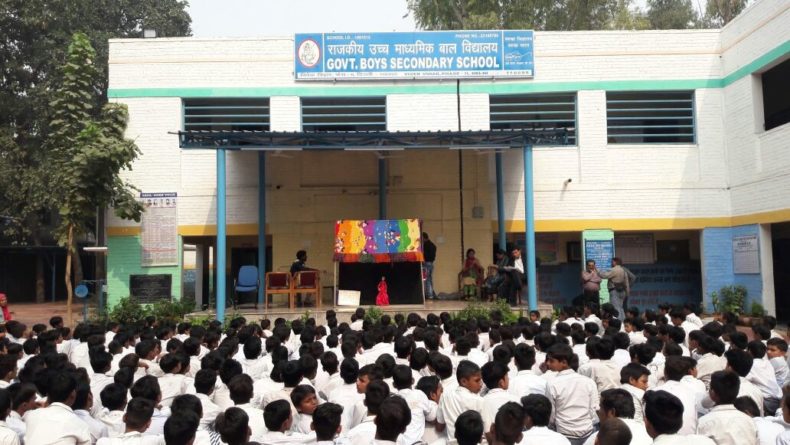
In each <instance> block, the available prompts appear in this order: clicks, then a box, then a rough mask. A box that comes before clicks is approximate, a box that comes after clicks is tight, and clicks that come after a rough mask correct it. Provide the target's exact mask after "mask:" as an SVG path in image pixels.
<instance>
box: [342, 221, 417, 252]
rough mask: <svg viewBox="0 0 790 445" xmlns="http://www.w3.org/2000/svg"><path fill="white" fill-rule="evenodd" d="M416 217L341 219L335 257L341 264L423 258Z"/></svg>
mask: <svg viewBox="0 0 790 445" xmlns="http://www.w3.org/2000/svg"><path fill="white" fill-rule="evenodd" d="M420 228H421V223H420V220H419V219H378V220H373V219H368V220H341V221H337V223H336V224H335V252H334V260H335V261H339V262H341V263H390V262H405V261H418V262H421V261H423V259H424V257H423V252H422V241H421V238H420V236H421V234H422V232H421V230H420Z"/></svg>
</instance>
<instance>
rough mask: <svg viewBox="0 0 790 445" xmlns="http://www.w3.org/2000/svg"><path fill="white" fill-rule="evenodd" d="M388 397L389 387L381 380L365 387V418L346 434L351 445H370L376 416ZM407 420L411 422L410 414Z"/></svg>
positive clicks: (374, 431) (374, 429)
mask: <svg viewBox="0 0 790 445" xmlns="http://www.w3.org/2000/svg"><path fill="white" fill-rule="evenodd" d="M389 396H390V389H389V385H387V384H386V383H384V381H383V380H375V381H372V382H370V383H369V384H368V385H367V388H366V389H365V402H364V403H365V408H367V416H365V418H364V419H363V420H362V422H361V423H360V424H359V425H357V426H355V427H353V428H351V430H350V431H349V432H348V440H349V441H350V442H351V444H352V445H366V444H369V443H370V438H371V437H372V436H374V435H375V433H376V424H375V419H376V416H378V415H379V414H381V404H382V402H384V400H385V399H387V398H388V397H389ZM401 400H402V399H401ZM409 420H411V413H409ZM404 430H405V429H404Z"/></svg>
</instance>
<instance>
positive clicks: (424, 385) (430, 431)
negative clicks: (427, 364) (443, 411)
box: [414, 375, 444, 443]
mask: <svg viewBox="0 0 790 445" xmlns="http://www.w3.org/2000/svg"><path fill="white" fill-rule="evenodd" d="M414 389H416V390H418V391H420V392H422V393H423V394H425V397H427V398H428V404H429V405H430V411H431V413H432V415H431V417H432V418H433V421H428V416H426V418H425V420H426V423H425V432H423V441H424V442H427V443H433V442H434V441H436V440H439V438H440V437H442V431H439V430H437V427H436V415H437V414H438V413H439V402H440V401H441V399H442V393H443V392H444V390H443V389H442V383H441V381H439V377H436V376H435V375H431V376H426V377H422V378H421V379H420V380H419V381H418V382H417V384H416V385H415V386H414Z"/></svg>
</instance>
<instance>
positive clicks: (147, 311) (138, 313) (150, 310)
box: [107, 297, 210, 324]
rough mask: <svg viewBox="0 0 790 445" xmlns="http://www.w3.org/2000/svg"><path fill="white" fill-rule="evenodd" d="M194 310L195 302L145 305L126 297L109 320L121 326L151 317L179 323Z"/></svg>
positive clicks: (109, 316)
mask: <svg viewBox="0 0 790 445" xmlns="http://www.w3.org/2000/svg"><path fill="white" fill-rule="evenodd" d="M193 309H194V302H192V301H183V302H182V301H180V300H164V301H157V302H156V303H154V304H146V305H144V304H140V303H138V302H136V301H134V299H132V298H131V297H124V298H121V300H120V301H119V302H118V303H117V304H116V305H115V306H113V307H112V309H111V310H110V312H109V314H108V317H107V318H108V319H109V320H111V321H115V322H118V323H121V324H133V323H139V322H141V321H142V320H144V319H145V317H148V316H149V315H150V316H154V317H156V318H157V319H158V320H169V321H173V322H176V323H178V322H180V321H182V320H183V319H184V317H185V316H186V314H188V313H190V312H192V310H193ZM209 321H210V320H209ZM206 324H208V322H206Z"/></svg>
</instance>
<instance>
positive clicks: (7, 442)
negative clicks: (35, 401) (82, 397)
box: [0, 385, 90, 445]
mask: <svg viewBox="0 0 790 445" xmlns="http://www.w3.org/2000/svg"><path fill="white" fill-rule="evenodd" d="M86 386H87V385H86ZM87 392H88V393H90V391H89V390H87ZM10 413H11V395H10V394H9V392H8V391H7V390H5V389H0V443H2V444H3V445H20V444H21V441H20V439H19V436H18V435H17V433H16V431H14V430H13V429H11V427H10V426H8V424H7V423H6V419H7V418H8V415H9V414H10Z"/></svg>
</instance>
